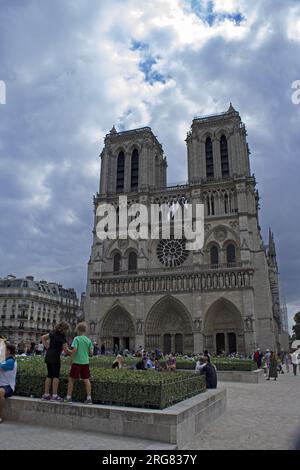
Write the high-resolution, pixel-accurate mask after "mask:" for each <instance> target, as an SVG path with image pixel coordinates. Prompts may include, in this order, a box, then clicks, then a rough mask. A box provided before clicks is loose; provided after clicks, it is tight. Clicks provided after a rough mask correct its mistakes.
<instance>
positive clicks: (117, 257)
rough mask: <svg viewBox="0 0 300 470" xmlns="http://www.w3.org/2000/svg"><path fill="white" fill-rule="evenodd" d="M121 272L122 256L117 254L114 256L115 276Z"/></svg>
mask: <svg viewBox="0 0 300 470" xmlns="http://www.w3.org/2000/svg"><path fill="white" fill-rule="evenodd" d="M120 271H121V255H120V254H119V253H116V254H115V256H114V274H118V273H119V272H120Z"/></svg>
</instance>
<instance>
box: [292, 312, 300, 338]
mask: <svg viewBox="0 0 300 470" xmlns="http://www.w3.org/2000/svg"><path fill="white" fill-rule="evenodd" d="M294 322H295V325H294V326H293V339H294V340H295V339H300V312H297V313H296V314H295V316H294Z"/></svg>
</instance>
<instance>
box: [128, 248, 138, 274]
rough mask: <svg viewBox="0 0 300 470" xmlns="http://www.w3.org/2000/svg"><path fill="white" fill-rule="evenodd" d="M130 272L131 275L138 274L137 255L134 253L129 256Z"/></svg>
mask: <svg viewBox="0 0 300 470" xmlns="http://www.w3.org/2000/svg"><path fill="white" fill-rule="evenodd" d="M128 271H129V272H130V273H133V272H134V273H136V272H137V254H136V253H135V252H134V251H132V252H131V253H130V254H129V256H128Z"/></svg>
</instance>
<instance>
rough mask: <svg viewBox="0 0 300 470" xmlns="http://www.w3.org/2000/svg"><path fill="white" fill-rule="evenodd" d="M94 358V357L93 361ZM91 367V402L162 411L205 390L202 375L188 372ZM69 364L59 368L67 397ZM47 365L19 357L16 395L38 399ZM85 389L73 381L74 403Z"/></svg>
mask: <svg viewBox="0 0 300 470" xmlns="http://www.w3.org/2000/svg"><path fill="white" fill-rule="evenodd" d="M96 359H97V358H96ZM93 362H94V361H92V364H91V383H92V400H93V402H94V403H99V404H110V405H124V406H135V407H141V408H154V409H163V408H166V407H168V406H171V405H173V404H174V403H177V402H179V401H182V400H185V399H186V398H189V397H192V396H194V395H197V394H199V393H202V392H204V391H205V379H204V377H203V376H199V375H196V374H194V373H189V372H169V373H167V372H161V373H159V372H155V371H132V370H112V369H108V368H101V367H99V365H97V366H94V365H93ZM69 367H70V361H69V360H68V359H64V360H63V361H62V368H61V380H60V385H59V390H60V394H61V395H62V396H64V395H66V392H67V383H68V371H69ZM45 378H46V366H45V364H44V363H43V360H42V359H41V358H25V359H22V358H18V374H17V385H16V390H15V395H20V396H27V397H28V396H33V397H36V398H37V397H41V396H42V394H43V387H44V380H45ZM84 398H85V392H84V386H83V384H82V383H79V382H76V384H75V387H74V393H73V399H74V401H83V400H84Z"/></svg>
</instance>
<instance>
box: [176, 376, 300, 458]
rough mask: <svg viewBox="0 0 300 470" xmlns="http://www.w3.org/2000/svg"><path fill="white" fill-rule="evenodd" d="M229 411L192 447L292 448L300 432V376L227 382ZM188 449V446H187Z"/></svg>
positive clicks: (191, 446)
mask: <svg viewBox="0 0 300 470" xmlns="http://www.w3.org/2000/svg"><path fill="white" fill-rule="evenodd" d="M220 387H222V388H223V387H225V388H226V389H227V411H226V412H225V413H224V414H223V415H222V416H221V417H220V418H218V419H217V420H216V421H214V422H213V423H211V424H210V425H208V426H207V427H206V428H205V431H204V432H203V433H202V434H201V435H198V436H195V438H194V440H193V442H192V444H191V445H189V446H188V449H220V450H221V449H233V450H237V449H238V450H246V449H253V450H257V449H266V450H268V449H282V450H288V449H291V448H292V446H293V443H294V441H295V438H296V437H297V436H298V435H300V375H297V376H296V377H294V375H293V374H292V373H291V372H290V373H289V374H287V373H285V374H280V375H279V376H278V379H277V381H276V382H274V380H273V379H271V380H270V381H264V382H263V383H259V384H243V383H233V382H227V383H225V382H223V383H222V384H220ZM185 449H187V447H185Z"/></svg>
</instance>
